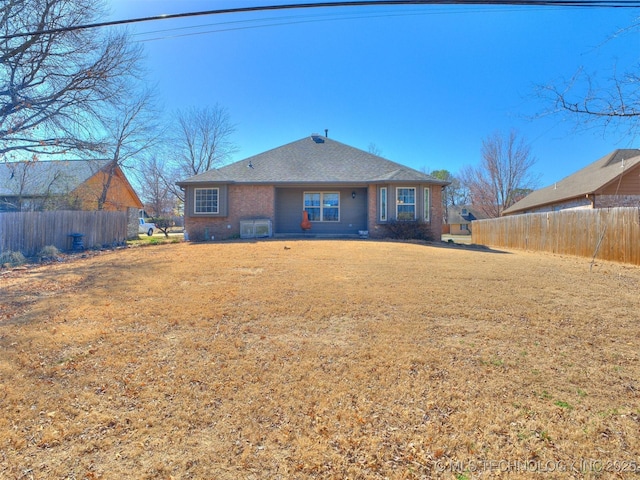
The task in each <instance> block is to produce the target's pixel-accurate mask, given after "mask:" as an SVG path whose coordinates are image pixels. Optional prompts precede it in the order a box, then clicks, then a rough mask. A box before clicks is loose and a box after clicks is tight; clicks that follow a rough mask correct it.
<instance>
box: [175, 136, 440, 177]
mask: <svg viewBox="0 0 640 480" xmlns="http://www.w3.org/2000/svg"><path fill="white" fill-rule="evenodd" d="M208 182H222V183H262V184H285V183H380V182H421V183H434V184H438V185H448V182H443V181H442V180H439V179H436V178H434V177H432V176H430V175H426V174H424V173H422V172H419V171H418V170H414V169H412V168H409V167H406V166H404V165H401V164H399V163H395V162H392V161H391V160H387V159H385V158H382V157H379V156H377V155H373V154H371V153H368V152H365V151H363V150H359V149H357V148H353V147H350V146H348V145H345V144H343V143H340V142H337V141H335V140H332V139H330V138H325V137H320V136H317V135H312V136H310V137H305V138H303V139H301V140H298V141H295V142H292V143H289V144H287V145H283V146H281V147H278V148H274V149H272V150H269V151H266V152H264V153H260V154H258V155H254V156H252V157H249V158H246V159H244V160H240V161H238V162H235V163H232V164H230V165H227V166H224V167H221V168H219V169H214V170H209V171H208V172H204V173H201V174H200V175H196V176H193V177H191V178H187V179H185V180H183V181H181V182H178V184H179V185H187V184H197V183H208Z"/></svg>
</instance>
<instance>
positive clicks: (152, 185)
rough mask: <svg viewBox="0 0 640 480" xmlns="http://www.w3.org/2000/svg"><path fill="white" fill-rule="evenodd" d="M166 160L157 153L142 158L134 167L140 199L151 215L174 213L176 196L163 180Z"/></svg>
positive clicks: (170, 214)
mask: <svg viewBox="0 0 640 480" xmlns="http://www.w3.org/2000/svg"><path fill="white" fill-rule="evenodd" d="M167 170H168V162H167V160H166V159H164V158H162V157H160V156H159V155H158V154H153V155H149V156H147V158H144V159H143V160H142V161H141V162H139V163H138V166H137V168H136V179H137V182H138V184H139V185H140V189H141V190H140V191H141V199H142V201H143V202H144V204H145V209H147V210H148V212H147V213H149V214H150V215H151V216H152V217H171V216H174V215H175V207H176V198H175V197H174V196H173V195H172V193H171V189H170V188H169V185H167V182H166V181H165V173H166V172H167Z"/></svg>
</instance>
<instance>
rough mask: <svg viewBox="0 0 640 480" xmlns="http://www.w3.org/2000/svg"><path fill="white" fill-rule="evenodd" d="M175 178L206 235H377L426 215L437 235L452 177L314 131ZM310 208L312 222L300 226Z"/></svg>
mask: <svg viewBox="0 0 640 480" xmlns="http://www.w3.org/2000/svg"><path fill="white" fill-rule="evenodd" d="M177 184H178V186H179V187H181V188H182V189H183V190H184V192H185V209H184V210H185V214H184V216H185V231H186V233H187V236H188V238H189V239H192V240H204V239H211V238H214V239H227V238H234V237H252V236H258V237H259V236H272V235H274V236H287V235H301V236H304V235H306V236H325V235H326V236H358V235H360V236H362V235H368V236H370V237H373V238H380V237H384V236H385V235H386V232H385V228H384V226H385V224H387V223H388V222H391V221H394V220H396V219H401V220H407V221H415V222H426V223H428V225H429V226H430V231H431V233H432V235H433V237H434V238H437V239H440V235H441V233H442V202H441V196H442V189H443V188H444V187H445V186H446V185H447V184H448V183H447V182H444V181H442V180H438V179H436V178H434V177H431V176H430V175H426V174H424V173H422V172H419V171H417V170H414V169H412V168H409V167H406V166H404V165H401V164H399V163H395V162H392V161H390V160H387V159H385V158H382V157H379V156H377V155H373V154H371V153H368V152H365V151H363V150H359V149H357V148H353V147H350V146H348V145H345V144H343V143H340V142H337V141H335V140H332V139H329V138H327V137H323V136H320V135H315V134H314V135H311V136H309V137H305V138H303V139H301V140H298V141H295V142H292V143H289V144H287V145H283V146H281V147H278V148H275V149H273V150H269V151H267V152H264V153H261V154H258V155H255V156H253V157H249V158H247V159H245V160H240V161H238V162H235V163H232V164H230V165H227V166H224V167H221V168H219V169H213V170H209V171H207V172H204V173H201V174H199V175H196V176H194V177H191V178H187V179H185V180H183V181H181V182H178V183H177ZM304 212H306V213H304ZM305 215H306V216H307V217H308V220H309V222H310V223H309V226H310V228H307V226H305V228H303V226H302V225H301V223H302V220H303V218H304V216H305ZM365 232H366V233H365Z"/></svg>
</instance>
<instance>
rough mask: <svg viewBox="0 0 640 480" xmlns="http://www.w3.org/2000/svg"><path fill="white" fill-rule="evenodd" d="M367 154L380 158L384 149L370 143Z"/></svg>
mask: <svg viewBox="0 0 640 480" xmlns="http://www.w3.org/2000/svg"><path fill="white" fill-rule="evenodd" d="M367 152H369V153H370V154H372V155H376V156H378V157H381V156H382V149H381V148H380V147H379V146H378V145H376V144H375V143H373V142H371V143H369V146H368V147H367Z"/></svg>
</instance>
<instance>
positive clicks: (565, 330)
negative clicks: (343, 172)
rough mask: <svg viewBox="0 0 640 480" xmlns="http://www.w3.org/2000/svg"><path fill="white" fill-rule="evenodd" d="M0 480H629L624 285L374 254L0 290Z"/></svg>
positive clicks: (154, 255) (630, 401)
mask: <svg viewBox="0 0 640 480" xmlns="http://www.w3.org/2000/svg"><path fill="white" fill-rule="evenodd" d="M0 288H1V290H0V294H1V297H0V352H1V355H0V408H1V409H2V412H1V415H0V478H3V479H4V478H6V479H13V478H39V479H45V478H46V479H49V478H60V479H62V478H69V479H71V478H74V479H96V478H104V479H122V478H136V479H137V478H167V479H169V478H175V479H180V478H197V479H266V478H269V479H273V478H281V479H289V478H300V479H304V478H335V479H346V478H350V479H382V478H389V479H404V478H407V479H413V478H447V479H448V478H451V479H456V478H457V479H472V478H490V477H491V478H496V477H498V478H554V479H555V478H607V479H608V478H638V476H639V473H638V472H639V471H640V466H638V465H639V464H640V456H639V452H640V380H639V379H640V360H639V352H640V322H639V320H638V319H639V317H640V313H639V312H640V295H639V294H640V268H638V267H631V266H625V265H621V264H614V263H596V264H595V265H594V266H593V268H591V269H590V262H589V260H588V259H582V258H571V257H560V256H553V255H544V254H534V253H526V252H515V251H512V252H506V253H505V252H491V251H488V250H479V249H472V248H468V247H457V248H448V247H444V246H440V247H438V246H429V245H420V244H413V243H392V242H375V241H320V240H317V241H261V242H254V243H251V242H237V243H220V244H188V243H181V244H172V245H162V246H153V247H145V248H130V249H125V250H119V251H110V252H102V253H99V254H92V255H89V256H88V257H86V258H75V259H69V260H68V261H66V262H63V263H56V264H52V265H46V266H38V267H30V268H28V269H26V270H17V271H11V272H8V273H3V274H2V275H0Z"/></svg>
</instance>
